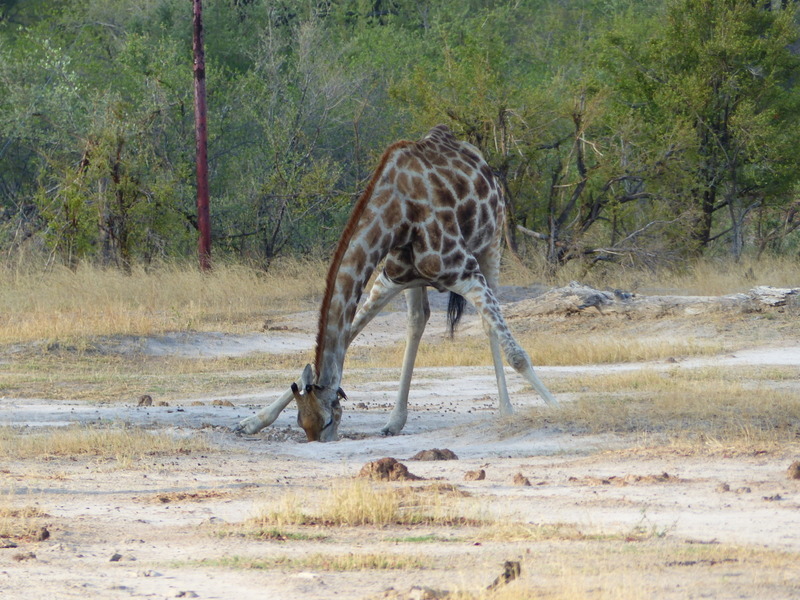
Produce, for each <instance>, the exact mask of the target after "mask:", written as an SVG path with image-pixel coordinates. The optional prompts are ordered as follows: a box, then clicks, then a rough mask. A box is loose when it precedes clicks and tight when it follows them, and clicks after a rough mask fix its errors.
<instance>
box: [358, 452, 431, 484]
mask: <svg viewBox="0 0 800 600" xmlns="http://www.w3.org/2000/svg"><path fill="white" fill-rule="evenodd" d="M358 476H359V477H365V478H368V479H378V480H382V481H417V480H420V479H422V477H417V476H416V475H414V474H413V473H411V472H409V470H408V467H406V466H405V465H404V464H403V463H401V462H399V461H397V460H396V459H394V458H390V457H387V458H381V459H379V460H374V461H372V462H368V463H367V464H365V465H364V466H363V467H361V471H359V473H358Z"/></svg>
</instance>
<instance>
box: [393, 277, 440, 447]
mask: <svg viewBox="0 0 800 600" xmlns="http://www.w3.org/2000/svg"><path fill="white" fill-rule="evenodd" d="M406 303H407V304H408V329H407V337H406V351H405V355H404V357H403V368H402V370H401V372H400V388H399V389H398V391H397V402H396V403H395V405H394V408H393V409H392V413H391V414H390V415H389V422H388V423H386V426H385V427H384V428H383V429H382V430H381V433H383V434H384V435H397V434H398V433H400V431H402V429H403V427H404V426H405V424H406V419H407V418H408V390H409V389H410V387H411V374H412V372H413V371H414V362H415V361H416V359H417V350H418V349H419V342H420V340H421V339H422V333H423V332H424V331H425V325H427V323H428V319H429V318H430V316H431V307H430V305H429V304H428V288H426V287H413V288H408V289H407V290H406Z"/></svg>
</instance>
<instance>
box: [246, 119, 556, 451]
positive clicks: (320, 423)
mask: <svg viewBox="0 0 800 600" xmlns="http://www.w3.org/2000/svg"><path fill="white" fill-rule="evenodd" d="M504 218H505V207H504V204H503V197H502V192H501V189H500V187H499V185H498V183H497V181H496V180H495V178H494V176H493V174H492V171H491V169H490V168H489V165H488V164H486V161H485V160H484V159H483V157H482V156H481V154H480V152H479V151H478V149H477V148H476V147H475V146H473V145H471V144H469V143H467V142H463V141H459V140H457V139H456V138H455V136H454V135H453V134H452V132H451V131H450V130H449V128H448V127H447V126H445V125H438V126H436V127H434V128H433V129H432V130H431V131H430V132H429V133H428V134H427V135H426V136H425V137H424V138H423V139H422V140H420V141H418V142H410V141H400V142H396V143H395V144H393V145H391V146H389V148H388V149H387V150H386V151H385V152H384V154H383V156H382V158H381V160H380V163H379V165H378V168H377V169H376V170H375V172H374V174H373V176H372V179H371V180H370V182H369V184H368V185H367V188H366V190H365V191H364V193H363V194H362V195H361V197H360V198H359V200H358V202H357V203H356V204H355V206H354V207H353V211H352V214H351V215H350V219H349V221H348V222H347V225H346V226H345V229H344V231H343V233H342V236H341V238H340V240H339V244H338V246H337V248H336V251H335V252H334V254H333V258H332V260H331V264H330V268H329V270H328V275H327V279H326V288H325V294H324V296H323V300H322V306H321V308H320V313H319V324H318V330H317V339H316V352H315V357H314V366H313V367H312V366H311V365H306V367H305V369H303V372H302V374H301V376H300V378H299V379H298V380H297V381H296V382H294V383H293V384H292V385H291V387H290V389H289V390H287V391H286V392H284V393H283V395H281V396H280V397H279V398H278V399H277V400H276V401H274V402H273V403H272V404H271V405H269V406H268V407H266V408H265V409H263V410H261V411H260V412H258V413H256V414H255V415H253V416H251V417H248V418H247V419H244V420H243V421H242V422H240V423H239V424H238V426H237V427H236V428H235V431H237V432H240V433H248V434H250V433H255V432H257V431H259V430H260V429H262V428H263V427H265V426H267V425H269V424H271V423H272V422H273V421H275V419H277V418H278V415H279V414H280V413H281V411H282V410H283V409H284V408H286V406H287V405H288V404H289V403H290V402H291V401H292V399H294V400H295V401H296V402H297V407H298V416H297V421H298V425H300V427H302V428H303V429H304V430H305V433H306V437H307V438H308V440H309V441H331V440H335V439H338V438H337V434H338V426H339V422H340V420H341V416H342V407H341V403H340V400H342V399H345V398H346V396H345V394H344V392H343V391H342V389H341V387H340V385H341V379H342V367H343V364H344V358H345V353H346V352H347V349H348V347H349V345H350V343H351V342H352V341H353V339H355V337H356V336H357V335H358V334H359V333H360V332H361V330H362V329H363V328H364V326H365V325H366V324H367V323H369V322H370V320H372V319H373V318H374V317H375V316H376V315H377V314H378V313H379V312H380V311H381V309H383V308H384V307H385V306H386V305H387V303H389V302H390V301H391V300H392V299H393V298H394V297H396V296H397V295H398V294H399V293H400V292H401V291H402V292H405V295H406V303H407V306H408V325H407V339H406V350H405V355H404V359H403V366H402V368H401V375H400V382H399V390H398V394H397V402H396V403H395V406H394V408H393V409H392V411H391V413H390V416H389V420H388V422H387V424H386V426H385V427H384V428H383V429H382V433H383V434H385V435H395V434H398V433H399V432H400V431H401V430H402V429H403V426H404V425H405V423H406V418H407V403H408V392H409V386H410V383H411V375H412V371H413V368H414V361H415V359H416V355H417V349H418V348H419V342H420V338H421V337H422V332H423V331H424V329H425V325H426V324H427V322H428V318H429V317H430V307H429V305H428V296H427V287H429V286H430V287H433V288H435V289H436V290H438V291H440V292H445V291H448V292H450V294H451V295H450V306H451V308H452V310H451V311H449V312H452V314H451V315H450V320H451V327H452V326H454V323H455V322H456V321H457V320H458V317H460V314H461V309H462V308H463V306H464V304H463V303H464V300H466V301H468V302H470V303H471V304H472V305H473V306H474V307H475V308H476V309H477V311H478V314H480V316H481V317H482V319H483V323H484V329H485V330H486V331H487V333H488V335H489V341H490V347H491V352H492V360H493V362H494V370H495V377H496V379H497V388H498V392H499V409H500V412H501V413H503V414H510V413H512V412H513V408H512V406H511V402H510V400H509V398H508V390H507V386H506V379H505V373H504V371H503V357H502V354H501V351H502V353H503V354H505V358H506V360H507V361H508V363H509V364H510V365H511V367H513V368H514V370H516V371H517V372H518V373H519V374H520V375H522V377H523V378H525V379H526V380H527V381H528V382H529V383H530V384H531V385H532V386H533V387H534V389H535V390H536V391H537V392H538V393H539V394H540V395H541V396H542V398H543V399H544V400H545V401H546V402H547V403H548V404H556V400H555V398H554V397H553V396H552V394H551V393H550V392H549V391H548V389H547V388H546V387H545V385H544V384H543V383H542V382H541V380H540V379H539V378H538V376H537V375H536V373H535V372H534V370H533V366H532V365H531V361H530V358H529V357H528V354H527V353H526V352H525V350H523V349H522V347H521V346H520V345H519V344H518V343H517V342H516V340H515V339H514V337H513V336H512V335H511V332H510V331H509V329H508V327H507V325H506V322H505V320H504V319H503V316H502V314H501V311H500V306H499V304H498V301H497V298H496V297H495V290H496V288H497V285H498V277H499V270H500V254H501V250H502V243H503V236H502V235H501V234H502V232H503V227H504ZM384 259H385V262H384V266H383V270H382V271H381V273H380V275H378V276H377V277H376V279H375V282H374V284H373V286H372V288H371V290H370V292H369V295H368V297H367V299H366V301H365V302H364V304H363V305H362V306H361V308H360V309H358V310H357V308H358V303H359V301H360V298H361V295H362V292H363V291H364V288H365V286H366V284H367V282H368V281H369V279H370V277H371V275H372V273H373V271H374V270H375V269H376V268H377V267H378V265H379V264H380V262H381V261H383V260H384Z"/></svg>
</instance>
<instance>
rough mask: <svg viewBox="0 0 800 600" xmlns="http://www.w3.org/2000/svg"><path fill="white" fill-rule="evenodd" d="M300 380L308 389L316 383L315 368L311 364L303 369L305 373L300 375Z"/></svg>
mask: <svg viewBox="0 0 800 600" xmlns="http://www.w3.org/2000/svg"><path fill="white" fill-rule="evenodd" d="M300 381H301V383H302V385H303V387H304V388H306V389H308V386H310V385H312V384H313V383H314V369H312V368H311V365H306V368H305V369H303V374H302V375H300Z"/></svg>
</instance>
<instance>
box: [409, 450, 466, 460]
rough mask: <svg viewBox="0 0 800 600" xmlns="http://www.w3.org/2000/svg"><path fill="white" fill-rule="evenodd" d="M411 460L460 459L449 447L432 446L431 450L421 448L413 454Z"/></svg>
mask: <svg viewBox="0 0 800 600" xmlns="http://www.w3.org/2000/svg"><path fill="white" fill-rule="evenodd" d="M409 460H458V456H456V453H455V452H453V451H452V450H448V449H447V448H444V449H441V450H440V449H439V448H432V449H431V450H421V451H420V452H417V453H416V454H415V455H414V456H412V457H411V458H410V459H409Z"/></svg>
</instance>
